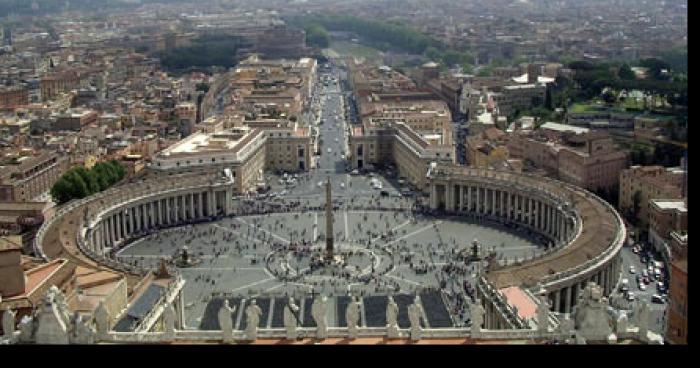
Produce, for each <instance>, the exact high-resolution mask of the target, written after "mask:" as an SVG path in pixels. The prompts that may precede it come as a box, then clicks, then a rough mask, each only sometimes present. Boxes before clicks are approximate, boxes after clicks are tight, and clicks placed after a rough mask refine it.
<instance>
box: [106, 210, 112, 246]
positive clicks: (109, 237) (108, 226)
mask: <svg viewBox="0 0 700 368" xmlns="http://www.w3.org/2000/svg"><path fill="white" fill-rule="evenodd" d="M105 224H106V226H105V228H106V230H107V245H109V246H110V247H111V246H112V244H114V237H113V235H112V234H113V233H112V218H111V217H107V219H106V220H105Z"/></svg>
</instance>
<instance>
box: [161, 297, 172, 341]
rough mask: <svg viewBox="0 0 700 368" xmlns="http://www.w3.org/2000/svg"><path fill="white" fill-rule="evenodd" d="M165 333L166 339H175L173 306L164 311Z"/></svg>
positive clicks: (169, 305) (170, 305)
mask: <svg viewBox="0 0 700 368" xmlns="http://www.w3.org/2000/svg"><path fill="white" fill-rule="evenodd" d="M163 332H165V336H166V339H173V338H175V308H174V307H173V305H172V304H167V305H166V306H165V309H164V310H163Z"/></svg>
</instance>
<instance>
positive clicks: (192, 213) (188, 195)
mask: <svg viewBox="0 0 700 368" xmlns="http://www.w3.org/2000/svg"><path fill="white" fill-rule="evenodd" d="M187 197H188V198H189V200H190V205H189V208H190V216H189V219H190V220H194V219H195V218H196V214H195V212H194V210H195V206H194V193H189V194H187Z"/></svg>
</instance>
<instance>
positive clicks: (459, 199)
mask: <svg viewBox="0 0 700 368" xmlns="http://www.w3.org/2000/svg"><path fill="white" fill-rule="evenodd" d="M462 189H463V187H462V186H461V185H459V184H457V185H456V187H455V190H456V191H457V193H458V194H457V211H458V212H462V200H463V198H462V197H463V196H464V191H463V190H462Z"/></svg>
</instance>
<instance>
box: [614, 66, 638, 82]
mask: <svg viewBox="0 0 700 368" xmlns="http://www.w3.org/2000/svg"><path fill="white" fill-rule="evenodd" d="M617 76H618V77H620V79H622V80H634V79H635V74H634V72H633V71H632V68H630V66H629V65H627V64H622V66H621V67H620V70H619V71H618V72H617Z"/></svg>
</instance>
